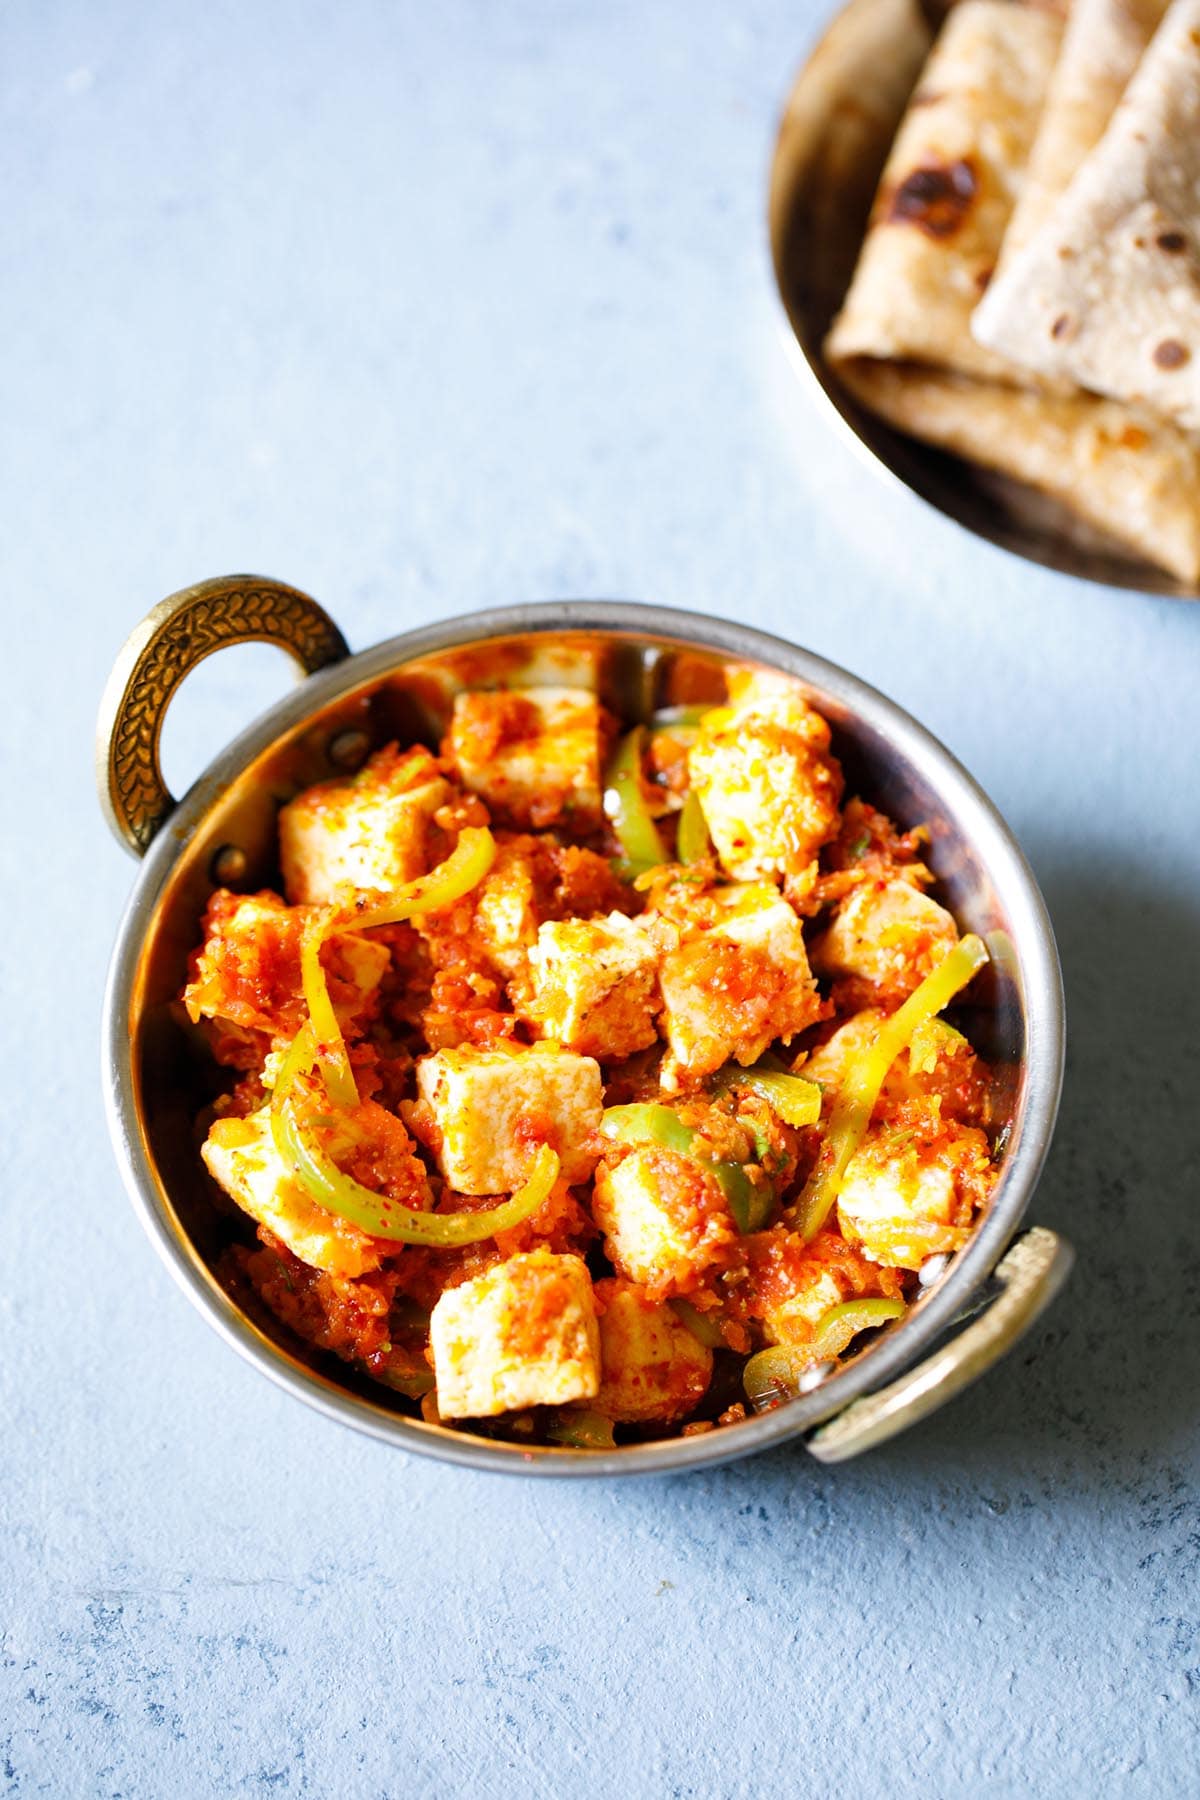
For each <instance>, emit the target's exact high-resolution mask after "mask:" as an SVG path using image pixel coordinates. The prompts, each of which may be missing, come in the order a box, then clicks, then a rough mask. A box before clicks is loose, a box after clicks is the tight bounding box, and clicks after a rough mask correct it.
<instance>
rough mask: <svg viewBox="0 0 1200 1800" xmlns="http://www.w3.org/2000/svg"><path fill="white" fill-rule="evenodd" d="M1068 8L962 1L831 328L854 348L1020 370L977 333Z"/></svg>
mask: <svg viewBox="0 0 1200 1800" xmlns="http://www.w3.org/2000/svg"><path fill="white" fill-rule="evenodd" d="M1061 31H1062V25H1061V22H1060V20H1059V19H1058V18H1056V17H1055V16H1053V15H1052V14H1050V13H1048V12H1043V11H1041V10H1038V9H1036V8H1034V7H1032V6H1023V5H1017V4H1013V3H1012V0H961V3H960V4H959V5H958V6H956V7H955V8H954V9H953V11H952V12H951V13H950V14H949V16H948V18H947V20H946V23H945V25H944V26H943V27H942V30H941V33H940V35H939V37H938V39H937V42H936V44H935V45H934V47H933V50H932V51H931V53H930V57H929V61H928V62H927V63H926V65H925V69H924V72H923V74H922V76H921V78H920V81H919V82H918V84H917V88H916V91H915V92H914V94H913V96H912V99H911V100H910V102H909V106H908V111H907V113H906V114H905V116H904V119H903V122H902V123H901V126H900V129H899V131H898V132H897V134H896V139H895V142H894V144H893V145H892V150H891V154H890V156H889V157H888V161H887V165H886V167H885V169H884V172H883V178H882V181H881V183H880V187H879V192H878V194H877V196H876V200H875V205H874V208H873V210H872V214H871V220H870V224H869V225H868V228H867V234H866V237H865V239H864V241H863V247H862V252H861V254H860V257H859V261H858V267H857V269H856V270H855V274H854V279H853V281H852V283H851V285H850V291H849V293H848V295H847V297H846V303H845V305H844V306H843V308H842V311H841V313H840V315H839V317H838V319H837V320H836V322H835V324H834V326H833V330H832V333H831V335H830V338H829V341H828V345H827V354H828V355H829V357H830V359H831V360H832V361H834V362H838V363H840V362H843V361H845V360H846V359H847V358H850V357H872V358H878V359H882V360H913V361H917V362H928V363H932V364H935V365H936V366H938V367H940V368H949V369H954V370H956V371H958V372H960V373H962V374H968V375H979V376H990V377H992V378H993V379H994V380H998V381H1004V380H1010V379H1013V374H1012V370H1011V369H1010V368H1009V366H1008V364H1007V363H1006V362H1005V361H1004V360H1003V358H1001V357H999V356H997V355H996V354H995V353H994V352H992V351H990V350H987V349H984V348H983V347H982V346H981V345H980V344H978V343H977V342H976V341H975V339H974V338H973V337H972V335H971V314H972V312H973V311H974V309H975V306H976V305H977V303H978V301H979V298H980V295H981V294H982V293H983V291H984V289H985V288H986V286H987V284H988V282H989V280H990V279H991V276H992V272H993V270H994V268H995V266H996V260H997V257H998V256H999V253H1000V243H1001V239H1002V238H1003V236H1004V230H1005V227H1006V225H1007V224H1008V220H1009V215H1010V213H1011V212H1012V209H1013V203H1014V201H1015V199H1016V195H1017V190H1018V187H1019V185H1020V180H1021V174H1022V171H1023V169H1024V168H1025V164H1026V161H1027V159H1028V156H1029V151H1030V146H1031V145H1032V142H1033V137H1034V132H1035V130H1036V128H1037V123H1038V117H1039V114H1040V112H1041V107H1042V101H1043V97H1044V95H1045V92H1046V86H1047V83H1048V81H1049V79H1050V74H1051V70H1052V69H1053V67H1054V59H1055V55H1056V53H1057V50H1058V44H1059V38H1060V35H1061Z"/></svg>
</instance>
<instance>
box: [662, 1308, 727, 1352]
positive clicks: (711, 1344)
mask: <svg viewBox="0 0 1200 1800" xmlns="http://www.w3.org/2000/svg"><path fill="white" fill-rule="evenodd" d="M667 1304H668V1306H669V1307H670V1308H671V1311H672V1312H673V1313H675V1314H676V1316H677V1317H678V1319H679V1322H680V1324H681V1325H686V1326H687V1328H688V1330H689V1331H690V1332H691V1334H692V1336H693V1337H694V1338H696V1339H697V1341H698V1342H699V1343H701V1344H703V1345H704V1347H705V1349H706V1350H727V1349H728V1348H729V1346H728V1344H727V1343H726V1342H725V1339H724V1336H723V1335H722V1332H721V1328H720V1326H719V1325H717V1324H716V1322H715V1321H714V1320H713V1319H712V1318H710V1317H709V1315H708V1314H707V1313H702V1312H701V1311H700V1309H699V1307H698V1306H693V1305H692V1303H691V1301H690V1300H669V1301H668V1302H667Z"/></svg>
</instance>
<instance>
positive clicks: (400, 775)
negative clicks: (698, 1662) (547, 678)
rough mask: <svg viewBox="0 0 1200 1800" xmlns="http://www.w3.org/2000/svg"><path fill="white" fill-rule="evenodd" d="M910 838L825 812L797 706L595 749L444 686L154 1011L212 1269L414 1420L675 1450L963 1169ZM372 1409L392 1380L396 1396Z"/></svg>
mask: <svg viewBox="0 0 1200 1800" xmlns="http://www.w3.org/2000/svg"><path fill="white" fill-rule="evenodd" d="M924 843H925V833H924V831H923V830H922V828H921V824H920V821H917V820H907V821H892V820H890V819H888V818H885V817H884V815H883V814H882V813H881V812H879V811H878V810H876V809H875V808H874V807H873V806H872V805H871V804H870V803H869V801H868V800H867V799H866V798H864V797H862V796H858V795H850V796H847V795H846V793H845V791H844V782H843V776H842V771H841V768H840V766H839V764H838V762H837V760H836V758H835V757H834V755H833V754H832V750H831V741H830V731H829V727H828V724H827V723H826V721H825V719H824V718H823V717H822V716H821V715H820V714H819V713H818V712H817V711H815V710H814V709H813V707H812V706H811V704H810V703H809V702H808V701H807V699H806V698H805V695H804V692H803V690H802V689H801V688H800V687H799V686H798V684H796V683H794V682H792V681H790V680H789V679H788V678H786V677H784V676H781V675H777V674H768V673H764V672H762V671H760V670H755V669H750V668H743V669H735V670H733V671H732V672H731V673H730V674H729V677H728V694H727V697H726V701H725V703H724V704H723V705H720V706H711V705H709V706H704V707H676V708H673V709H671V710H670V711H667V712H663V713H659V714H657V715H655V716H654V717H653V718H651V719H650V720H649V721H648V722H647V723H645V724H643V725H639V726H637V727H635V728H634V729H632V730H625V729H623V728H622V727H621V726H620V725H619V723H618V721H617V720H616V719H614V718H613V717H612V716H611V715H610V714H609V713H608V712H606V710H605V709H604V707H603V706H602V705H601V703H600V702H599V700H598V699H597V697H596V695H595V694H593V693H591V692H589V691H585V690H584V689H581V688H569V687H529V688H525V689H508V690H504V691H479V690H473V691H468V692H464V693H461V694H459V695H458V697H457V699H456V700H455V703H454V711H453V716H452V719H451V720H450V724H449V729H448V731H447V735H446V737H445V741H444V742H443V743H442V745H441V748H440V753H439V754H436V755H435V754H434V752H433V751H432V750H431V749H429V748H427V747H425V746H423V745H416V746H412V747H408V748H405V747H403V746H400V745H396V744H391V745H388V746H387V747H386V748H384V749H382V750H380V751H378V752H377V753H376V754H375V755H373V756H372V757H371V758H370V760H369V761H368V762H367V763H366V764H365V766H364V767H363V768H362V769H361V770H360V771H359V773H357V774H356V775H354V776H353V777H350V778H347V779H341V780H336V781H331V782H327V783H323V784H322V785H320V786H317V787H313V788H310V789H308V790H307V791H305V792H303V793H301V794H299V795H298V796H297V797H296V798H295V799H293V800H291V801H290V802H289V803H288V804H287V805H285V806H284V807H283V808H282V810H281V812H280V815H279V870H280V876H281V882H280V885H281V892H274V891H265V892H261V893H256V894H234V893H231V892H228V891H226V890H220V891H218V892H216V893H214V894H213V895H212V897H211V900H210V902H209V905H208V909H207V912H206V915H205V918H204V924H203V932H204V938H203V942H202V943H201V944H200V946H199V947H198V948H197V949H196V950H195V952H194V953H193V956H192V959H191V966H190V980H189V982H188V985H187V987H186V989H185V991H184V994H183V1001H184V1005H185V1006H186V1009H187V1012H188V1014H189V1016H190V1018H191V1020H192V1021H193V1023H194V1024H195V1025H196V1027H197V1028H198V1029H199V1030H200V1031H201V1032H203V1034H204V1036H205V1038H206V1040H207V1044H208V1048H209V1050H210V1051H211V1055H212V1056H213V1057H214V1058H215V1059H216V1061H217V1063H219V1064H221V1065H222V1066H223V1067H224V1069H225V1070H226V1071H228V1080H227V1083H226V1089H227V1091H226V1092H225V1093H224V1094H223V1096H222V1098H221V1099H220V1100H219V1101H218V1102H217V1103H216V1105H215V1107H214V1108H212V1109H211V1110H210V1111H209V1112H208V1113H206V1114H205V1115H204V1118H203V1119H202V1121H201V1126H202V1129H203V1130H204V1131H205V1132H206V1137H205V1141H204V1144H203V1149H202V1152H201V1154H202V1155H203V1158H204V1162H205V1164H206V1166H207V1168H208V1171H209V1173H210V1175H211V1176H212V1178H213V1180H214V1181H215V1182H216V1183H217V1184H218V1185H219V1187H220V1188H221V1189H223V1190H224V1193H225V1194H226V1195H227V1196H229V1199H230V1200H232V1201H233V1202H234V1204H235V1206H236V1207H237V1208H239V1209H240V1210H241V1213H243V1214H245V1215H248V1218H249V1220H250V1221H253V1227H254V1228H256V1230H255V1232H254V1235H253V1237H252V1236H251V1227H250V1226H249V1225H248V1226H247V1228H246V1230H245V1232H244V1233H243V1234H242V1241H241V1242H240V1243H238V1244H236V1245H235V1246H234V1247H233V1248H232V1249H231V1250H230V1251H229V1252H228V1253H227V1254H228V1266H227V1270H226V1272H227V1274H228V1276H229V1278H230V1280H231V1281H232V1282H233V1283H234V1285H235V1287H236V1288H237V1290H238V1291H239V1292H240V1293H241V1294H242V1295H243V1296H246V1297H248V1296H249V1294H250V1290H253V1294H254V1295H256V1296H257V1301H258V1303H259V1304H261V1305H263V1306H265V1307H266V1308H267V1309H269V1311H270V1312H271V1313H272V1314H274V1315H275V1316H276V1317H277V1318H278V1319H279V1320H280V1321H282V1322H283V1324H284V1325H285V1326H286V1327H287V1328H288V1329H289V1330H290V1331H291V1332H292V1333H294V1334H295V1336H296V1337H298V1338H299V1339H301V1340H303V1342H304V1343H305V1344H306V1345H308V1346H310V1347H311V1348H312V1350H314V1351H317V1352H321V1353H326V1354H331V1355H332V1356H333V1357H338V1358H341V1359H342V1360H343V1361H344V1362H345V1363H348V1364H351V1365H353V1366H354V1368H355V1369H356V1370H357V1371H358V1372H359V1374H360V1375H361V1376H366V1377H369V1378H371V1379H372V1380H374V1381H375V1382H377V1383H380V1384H382V1385H383V1387H385V1388H387V1389H388V1390H390V1391H391V1393H392V1394H393V1395H394V1396H396V1397H397V1398H396V1400H395V1404H398V1405H401V1406H404V1407H407V1408H409V1409H411V1410H414V1411H415V1410H418V1409H419V1412H420V1414H421V1415H422V1416H423V1417H424V1418H425V1419H426V1420H428V1421H432V1422H440V1423H444V1424H446V1425H449V1426H458V1427H461V1428H465V1429H468V1430H471V1431H474V1432H483V1433H487V1434H490V1435H493V1436H499V1437H505V1438H508V1439H511V1440H513V1441H515V1442H517V1443H527V1444H531V1443H559V1444H567V1445H572V1446H580V1447H585V1448H588V1447H591V1448H604V1447H611V1446H612V1445H613V1444H614V1443H617V1444H620V1443H622V1442H633V1441H643V1440H645V1439H647V1438H653V1437H661V1436H666V1435H674V1434H677V1433H680V1432H683V1433H687V1434H691V1433H696V1432H705V1431H712V1430H714V1429H717V1428H720V1427H722V1426H725V1425H729V1424H732V1423H735V1422H736V1421H738V1420H740V1419H743V1418H745V1416H746V1414H747V1411H748V1410H750V1409H762V1408H765V1407H769V1406H773V1405H777V1404H779V1403H780V1401H781V1400H783V1399H785V1398H786V1397H788V1396H789V1395H790V1394H794V1393H796V1392H798V1391H802V1390H804V1389H807V1388H809V1387H812V1386H814V1385H816V1384H817V1383H818V1382H820V1381H821V1380H822V1379H823V1378H824V1377H825V1376H826V1375H827V1374H828V1373H829V1372H830V1371H831V1369H833V1368H835V1367H836V1366H837V1363H838V1359H839V1358H841V1357H843V1356H844V1355H846V1354H847V1353H854V1352H856V1351H858V1350H860V1349H862V1348H864V1347H865V1344H866V1342H867V1341H868V1340H867V1338H866V1337H865V1335H864V1334H866V1333H869V1332H871V1331H875V1330H878V1329H879V1328H880V1327H884V1326H887V1325H888V1324H889V1323H890V1322H892V1321H895V1320H898V1319H900V1318H902V1317H903V1315H904V1313H905V1310H906V1308H907V1307H908V1306H909V1305H910V1304H911V1302H912V1299H913V1297H914V1295H915V1293H916V1292H917V1291H918V1289H919V1286H920V1284H921V1282H922V1280H925V1281H926V1282H927V1281H928V1280H929V1279H930V1278H931V1276H932V1274H933V1273H935V1272H936V1271H937V1270H938V1269H939V1268H941V1267H943V1266H944V1259H945V1258H946V1257H947V1256H948V1255H950V1254H953V1252H955V1251H956V1250H958V1249H959V1248H960V1247H961V1246H962V1245H963V1244H964V1243H965V1241H966V1240H967V1238H968V1236H969V1235H970V1233H971V1230H972V1227H973V1224H974V1222H975V1221H976V1220H977V1218H978V1216H979V1214H980V1212H981V1210H982V1209H983V1208H984V1207H986V1205H987V1203H988V1197H989V1194H990V1192H991V1190H992V1187H993V1185H994V1182H995V1179H996V1168H995V1165H994V1156H993V1141H992V1130H991V1128H992V1124H993V1119H992V1107H991V1103H990V1099H989V1096H990V1094H991V1091H992V1085H993V1084H992V1082H991V1080H990V1077H989V1072H988V1070H987V1068H986V1067H985V1066H984V1064H983V1063H982V1062H981V1060H980V1059H979V1057H978V1056H977V1055H976V1053H975V1051H974V1050H973V1049H972V1047H971V1045H970V1044H969V1043H968V1042H967V1041H966V1039H965V1038H964V1037H963V1036H962V1035H960V1033H959V1032H958V1031H956V1030H955V1029H954V1028H953V1027H952V1026H951V1025H950V1024H949V1023H947V1022H946V1020H945V1019H943V1018H942V1017H941V1015H942V1013H943V1011H944V1009H945V1008H946V1007H947V1005H948V1004H949V1003H950V1002H951V1001H953V1000H954V999H955V998H956V996H958V995H960V994H961V992H962V991H963V990H964V989H965V988H966V986H967V984H968V983H969V982H970V981H971V979H972V977H973V976H974V975H975V973H976V972H977V970H978V969H979V968H980V967H981V966H982V965H983V964H984V963H985V962H986V960H987V951H986V949H985V948H984V945H983V944H982V943H981V941H980V940H979V939H978V938H977V937H973V936H960V933H959V930H958V927H957V925H956V923H955V920H954V919H953V918H952V917H951V915H950V913H949V912H948V911H947V910H946V909H945V908H944V907H943V906H941V905H940V904H939V903H938V901H937V899H936V898H935V897H934V895H933V894H932V893H931V891H930V890H931V888H932V887H933V885H934V883H933V878H932V876H931V873H930V871H929V869H928V868H927V867H926V866H925V864H924V863H923V861H922V849H923V846H924ZM401 1396H402V1397H403V1398H399V1397H401Z"/></svg>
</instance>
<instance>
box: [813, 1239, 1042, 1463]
mask: <svg viewBox="0 0 1200 1800" xmlns="http://www.w3.org/2000/svg"><path fill="white" fill-rule="evenodd" d="M1074 1261H1075V1252H1074V1251H1073V1250H1072V1248H1071V1246H1070V1244H1068V1243H1067V1241H1066V1240H1065V1238H1060V1237H1059V1236H1058V1234H1057V1233H1056V1232H1053V1231H1047V1230H1046V1229H1045V1227H1044V1226H1041V1225H1035V1226H1034V1227H1033V1228H1032V1230H1030V1231H1027V1232H1025V1234H1024V1235H1023V1236H1022V1237H1019V1238H1018V1239H1017V1241H1016V1243H1015V1244H1013V1245H1012V1247H1011V1248H1010V1249H1009V1251H1008V1252H1007V1254H1006V1255H1005V1256H1004V1257H1002V1258H1001V1260H1000V1262H999V1263H997V1265H996V1270H995V1274H994V1276H993V1280H994V1281H996V1282H998V1283H999V1285H1000V1293H999V1295H998V1297H997V1298H996V1299H995V1300H993V1301H992V1303H991V1305H990V1306H989V1307H988V1309H987V1311H986V1312H985V1313H982V1314H981V1315H980V1317H979V1318H977V1319H973V1320H972V1321H971V1323H970V1324H969V1325H968V1326H967V1327H966V1329H965V1330H964V1331H961V1332H960V1333H959V1334H958V1336H957V1337H955V1338H952V1339H951V1340H950V1342H949V1343H948V1344H943V1345H942V1347H941V1349H940V1350H935V1351H934V1353H933V1355H932V1356H929V1357H926V1359H925V1361H924V1362H921V1363H918V1364H917V1366H916V1368H915V1369H909V1370H908V1371H907V1372H906V1373H905V1374H903V1375H901V1376H900V1377H899V1378H898V1379H897V1380H895V1381H893V1382H890V1383H889V1384H888V1386H887V1387H885V1388H880V1390H879V1392H878V1393H876V1394H867V1395H866V1396H865V1397H864V1398H863V1399H861V1400H854V1401H852V1402H851V1404H850V1405H849V1406H848V1407H847V1408H846V1410H845V1411H844V1412H841V1413H839V1414H838V1415H837V1417H836V1418H834V1419H831V1420H830V1421H829V1423H828V1424H827V1425H821V1426H819V1427H818V1428H817V1430H816V1431H815V1432H814V1433H813V1435H812V1436H811V1437H810V1438H809V1440H808V1448H809V1449H810V1450H811V1451H812V1453H813V1455H814V1456H815V1457H817V1459H818V1460H819V1461H820V1462H825V1463H836V1462H847V1461H848V1460H849V1459H850V1457H852V1456H861V1455H862V1453H863V1451H864V1450H873V1449H874V1448H875V1446H876V1445H877V1444H885V1443H886V1442H887V1440H888V1439H889V1438H892V1437H895V1436H896V1435H897V1433H898V1432H901V1431H906V1430H907V1429H908V1427H909V1426H910V1425H915V1424H916V1422H917V1420H918V1419H924V1418H926V1417H927V1416H928V1414H930V1413H931V1412H936V1411H937V1409H938V1407H939V1406H944V1405H945V1403H946V1401H947V1400H951V1399H953V1397H954V1395H955V1394H960V1393H961V1392H962V1390H963V1389H964V1388H965V1387H968V1386H969V1385H970V1384H971V1382H973V1381H975V1380H977V1378H978V1377H979V1376H980V1375H982V1374H984V1373H985V1371H986V1370H988V1369H990V1368H991V1366H992V1364H993V1363H994V1362H996V1361H997V1360H998V1359H999V1358H1000V1357H1001V1356H1003V1355H1004V1354H1005V1352H1006V1351H1008V1350H1011V1349H1012V1347H1013V1345H1014V1344H1015V1343H1016V1341H1017V1339H1018V1338H1020V1337H1023V1336H1024V1334H1025V1333H1026V1332H1027V1331H1028V1330H1029V1327H1030V1326H1031V1325H1032V1324H1033V1322H1034V1320H1035V1319H1036V1318H1038V1316H1039V1314H1041V1313H1042V1312H1043V1311H1044V1310H1045V1308H1046V1307H1047V1306H1049V1304H1050V1302H1051V1301H1052V1300H1053V1299H1054V1297H1055V1295H1056V1294H1057V1293H1058V1292H1059V1289H1060V1288H1061V1287H1062V1285H1063V1283H1064V1282H1065V1281H1066V1279H1067V1276H1068V1275H1069V1274H1070V1273H1071V1265H1072V1263H1073V1262H1074Z"/></svg>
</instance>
